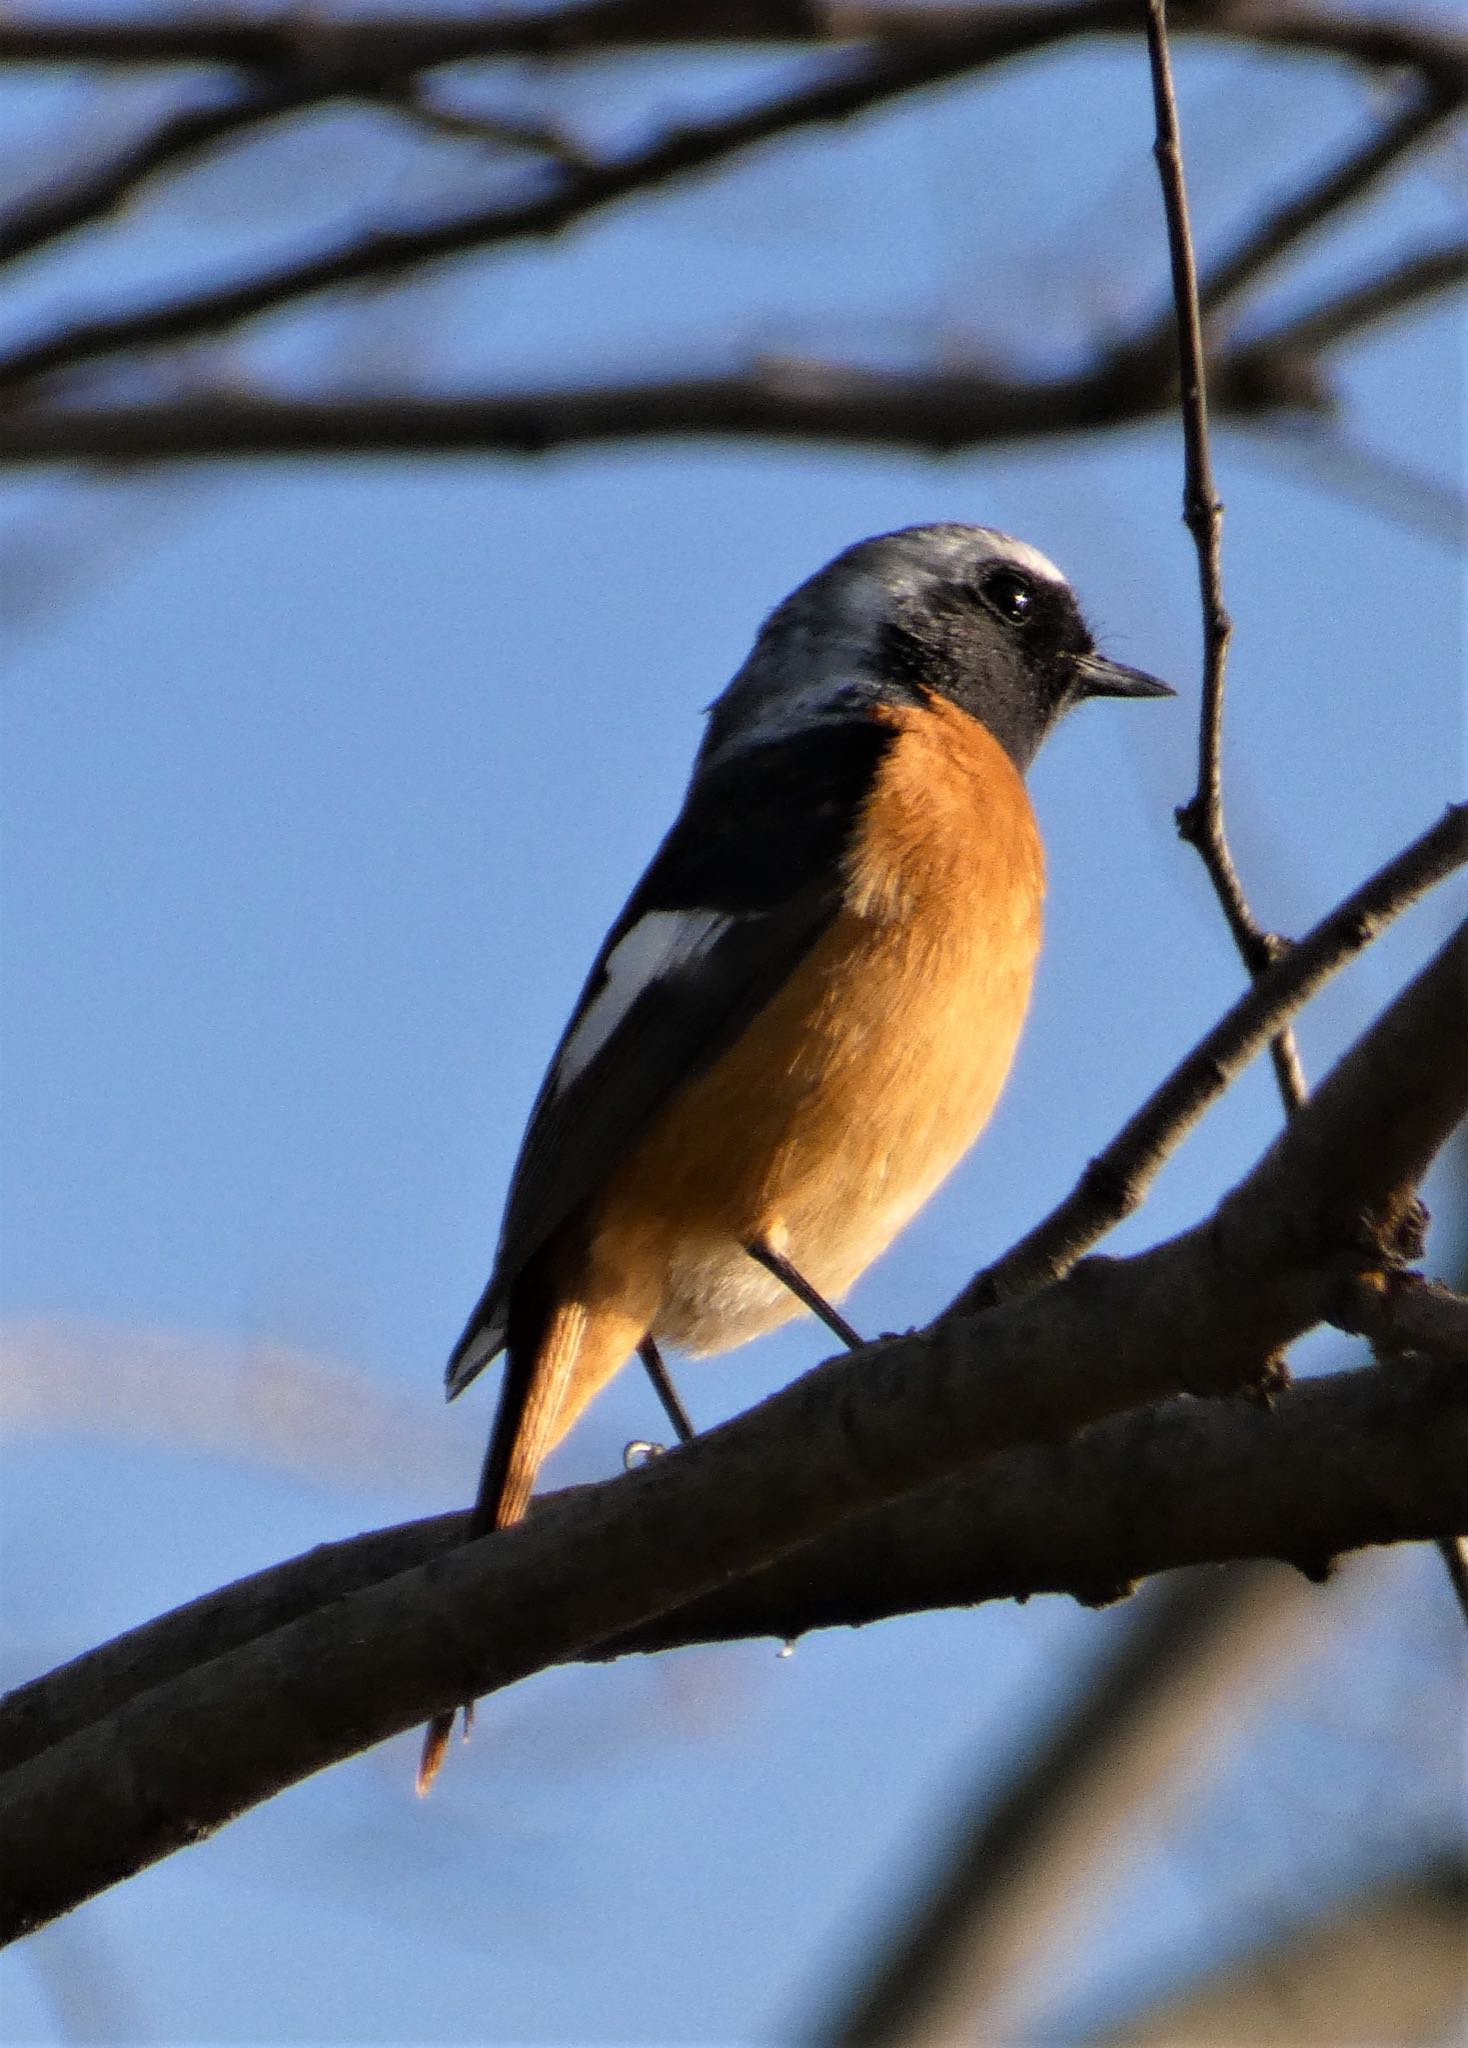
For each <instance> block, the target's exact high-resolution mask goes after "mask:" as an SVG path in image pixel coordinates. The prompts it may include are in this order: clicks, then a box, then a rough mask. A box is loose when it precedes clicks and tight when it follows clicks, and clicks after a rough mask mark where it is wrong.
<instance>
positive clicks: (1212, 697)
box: [1146, 0, 1468, 1622]
mask: <svg viewBox="0 0 1468 2048" xmlns="http://www.w3.org/2000/svg"><path fill="white" fill-rule="evenodd" d="M1146 9H1147V51H1148V56H1149V58H1150V63H1151V74H1152V97H1153V105H1154V108H1155V111H1156V118H1157V142H1156V157H1157V168H1158V175H1159V177H1160V179H1161V181H1162V200H1163V207H1164V210H1165V212H1166V215H1167V239H1168V249H1169V252H1170V255H1171V261H1172V280H1173V299H1174V303H1175V307H1176V313H1177V334H1178V356H1179V363H1180V372H1181V408H1182V421H1183V442H1184V448H1185V457H1184V485H1183V520H1184V523H1185V524H1186V525H1187V527H1188V530H1189V531H1190V533H1191V534H1192V536H1193V544H1194V546H1195V548H1196V549H1197V554H1198V579H1199V586H1200V591H1201V596H1202V603H1203V643H1204V676H1203V706H1202V713H1201V718H1200V725H1199V742H1198V786H1197V788H1196V789H1195V791H1194V792H1193V795H1192V797H1191V798H1190V799H1189V801H1188V802H1187V803H1186V804H1184V805H1183V806H1182V807H1181V808H1180V809H1179V811H1178V814H1177V820H1178V830H1179V831H1180V833H1181V834H1182V836H1183V838H1184V839H1186V840H1188V841H1189V842H1190V843H1191V844H1192V845H1193V846H1195V847H1196V848H1197V849H1198V852H1199V854H1200V855H1201V856H1202V859H1203V865H1204V866H1205V868H1206V869H1207V870H1208V876H1209V879H1210V880H1211V882H1212V883H1213V888H1214V893H1215V894H1216V896H1217V897H1218V900H1219V903H1220V905H1221V906H1222V908H1223V913H1224V916H1225V917H1226V918H1227V920H1228V925H1229V929H1230V931H1231V932H1232V933H1233V936H1234V942H1235V944H1236V945H1237V947H1238V949H1239V952H1240V954H1241V956H1242V958H1243V961H1244V964H1245V966H1246V967H1247V968H1248V969H1249V972H1250V973H1251V974H1252V975H1254V976H1255V977H1256V978H1257V977H1258V976H1259V975H1260V974H1261V973H1262V972H1263V971H1264V969H1265V968H1266V967H1268V966H1269V965H1270V963H1271V962H1272V961H1273V960H1274V959H1275V958H1277V956H1278V954H1279V951H1280V949H1281V947H1282V945H1283V944H1284V943H1285V942H1284V941H1282V940H1281V939H1280V938H1279V937H1278V936H1277V935H1276V934H1273V933H1269V932H1266V931H1265V930H1264V928H1263V927H1262V926H1261V925H1260V924H1259V923H1258V921H1257V920H1256V919H1255V917H1254V914H1253V912H1252V911H1251V910H1250V908H1249V904H1248V899H1247V898H1246V896H1245V894H1244V888H1243V883H1242V882H1241V881H1240V879H1239V874H1238V870H1237V868H1236V867H1235V866H1234V862H1233V857H1232V855H1231V853H1230V851H1229V846H1228V838H1227V834H1226V832H1225V829H1224V822H1223V768H1222V741H1223V699H1224V681H1225V674H1226V668H1227V661H1228V642H1229V636H1230V633H1231V631H1232V627H1231V625H1230V621H1229V617H1228V612H1227V610H1226V609H1225V606H1224V600H1223V553H1222V541H1223V505H1222V503H1221V501H1220V500H1219V497H1218V493H1217V490H1216V489H1215V487H1214V482H1213V463H1212V455H1211V451H1210V448H1209V440H1208V401H1207V387H1206V382H1205V375H1206V373H1205V367H1204V350H1203V321H1202V313H1201V309H1200V305H1199V297H1198V271H1197V263H1196V260H1195V258H1194V254H1193V238H1192V228H1191V224H1190V222H1189V218H1188V195H1187V182H1186V178H1185V174H1184V170H1183V159H1182V143H1181V136H1180V133H1179V126H1178V113H1177V95H1176V92H1175V90H1174V87H1173V80H1172V62H1171V55H1170V52H1169V50H1168V44H1167V14H1166V0H1146ZM1449 98H1450V96H1449V97H1445V96H1444V94H1443V92H1442V91H1441V90H1440V89H1438V88H1431V87H1429V88H1427V89H1425V90H1424V92H1423V93H1422V95H1421V96H1420V98H1419V99H1418V100H1417V101H1416V102H1414V103H1413V104H1412V105H1409V106H1408V107H1406V108H1405V109H1403V111H1402V112H1401V114H1399V115H1398V116H1397V119H1396V120H1395V121H1394V122H1392V123H1390V124H1389V125H1388V127H1387V128H1386V129H1385V130H1384V131H1383V133H1382V135H1381V137H1380V138H1379V140H1378V142H1377V144H1376V145H1375V147H1374V148H1373V149H1371V150H1368V151H1366V152H1364V153H1362V154H1360V155H1359V156H1358V157H1357V159H1356V162H1355V164H1354V166H1353V165H1351V164H1350V163H1347V164H1346V165H1343V166H1341V167H1340V168H1339V169H1338V170H1337V171H1336V172H1335V173H1333V174H1332V175H1331V176H1330V177H1329V178H1327V179H1326V180H1325V181H1323V183H1322V185H1321V187H1320V190H1319V193H1318V194H1317V196H1316V199H1315V201H1313V202H1311V201H1310V200H1309V199H1308V198H1301V199H1299V200H1297V201H1295V202H1293V203H1292V204H1290V205H1288V206H1286V207H1284V208H1282V209H1281V210H1280V212H1279V213H1278V214H1277V215H1276V217H1275V222H1274V224H1273V226H1274V232H1273V234H1272V235H1263V236H1256V237H1255V238H1254V239H1255V243H1256V246H1257V250H1258V255H1259V257H1260V258H1261V259H1262V260H1267V261H1272V260H1274V257H1275V255H1276V254H1277V252H1278V250H1279V249H1281V248H1283V247H1286V246H1288V245H1289V244H1290V242H1291V241H1293V240H1295V239H1298V236H1299V234H1300V233H1301V232H1303V231H1304V230H1305V229H1306V228H1308V227H1310V226H1314V225H1316V224H1318V222H1319V220H1320V219H1321V218H1322V217H1323V213H1322V211H1321V202H1322V201H1323V199H1325V198H1328V199H1329V201H1330V210H1334V209H1335V208H1336V207H1338V206H1339V205H1340V204H1341V203H1342V200H1343V198H1351V197H1354V196H1355V195H1356V193H1357V192H1359V191H1360V190H1361V189H1363V186H1364V184H1365V183H1369V182H1371V181H1372V180H1374V179H1375V177H1377V176H1379V175H1380V173H1381V171H1382V170H1383V169H1385V168H1386V167H1387V166H1388V165H1389V164H1391V163H1394V162H1396V161H1397V160H1398V159H1399V157H1400V156H1401V154H1402V153H1403V152H1404V151H1405V149H1407V148H1411V147H1415V146H1416V144H1417V143H1418V142H1419V141H1421V140H1422V138H1423V137H1424V136H1425V135H1426V134H1427V133H1428V132H1430V129H1431V128H1432V127H1433V126H1435V125H1436V124H1437V122H1439V121H1440V120H1441V119H1442V117H1443V114H1444V112H1445V110H1446V106H1447V104H1448V103H1449ZM1245 274H1252V273H1249V272H1248V271H1247V266H1246V265H1245V264H1244V263H1243V261H1242V260H1241V259H1240V258H1235V259H1234V260H1233V262H1232V263H1229V262H1226V263H1225V264H1224V265H1223V266H1222V270H1221V273H1219V274H1217V275H1216V276H1215V280H1214V297H1213V299H1212V300H1211V303H1213V304H1218V303H1221V302H1222V300H1223V298H1225V297H1226V296H1227V295H1228V293H1229V292H1231V291H1232V290H1233V289H1235V288H1236V285H1237V282H1238V281H1239V280H1240V279H1241V278H1242V277H1243V276H1244V275H1245ZM1270 1052H1271V1055H1272V1057H1273V1060H1274V1073H1275V1080H1276V1082H1277V1084H1278V1086H1279V1092H1280V1097H1281V1100H1282V1101H1283V1103H1284V1108H1285V1114H1286V1116H1287V1117H1290V1116H1293V1115H1294V1114H1295V1113H1296V1112H1297V1111H1298V1110H1299V1109H1300V1107H1301V1106H1302V1104H1303V1103H1304V1101H1305V1098H1306V1096H1307V1094H1308V1092H1309V1086H1308V1083H1307V1082H1306V1079H1305V1071H1304V1068H1303V1066H1302V1065H1301V1062H1300V1056H1299V1051H1298V1049H1297V1047H1296V1044H1295V1036H1294V1033H1293V1031H1291V1030H1289V1029H1288V1028H1287V1029H1285V1030H1283V1031H1281V1032H1280V1033H1279V1034H1278V1035H1277V1036H1276V1037H1275V1038H1274V1039H1273V1040H1272V1041H1271V1045H1270ZM1438 1549H1439V1551H1440V1552H1441V1554H1442V1557H1443V1561H1444V1563H1445V1564H1446V1566H1447V1570H1448V1576H1449V1578H1450V1580H1451V1582H1452V1585H1453V1590H1454V1592H1455V1594H1456V1595H1457V1599H1458V1604H1459V1607H1460V1608H1461V1610H1462V1613H1463V1618H1464V1620H1465V1622H1468V1552H1465V1549H1464V1543H1463V1539H1462V1538H1460V1537H1458V1536H1456V1535H1444V1536H1442V1537H1441V1538H1439V1540H1438Z"/></svg>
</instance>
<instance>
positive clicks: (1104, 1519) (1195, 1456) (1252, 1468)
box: [0, 1364, 1468, 1774]
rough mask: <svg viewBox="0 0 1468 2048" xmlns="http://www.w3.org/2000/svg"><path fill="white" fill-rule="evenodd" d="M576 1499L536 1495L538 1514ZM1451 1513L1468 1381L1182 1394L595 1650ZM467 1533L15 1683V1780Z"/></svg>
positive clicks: (249, 1595)
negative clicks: (204, 1670)
mask: <svg viewBox="0 0 1468 2048" xmlns="http://www.w3.org/2000/svg"><path fill="white" fill-rule="evenodd" d="M585 1490H586V1489H573V1490H572V1492H573V1493H581V1492H584V1491H585ZM570 1497H571V1494H567V1495H561V1494H552V1495H547V1496H543V1497H542V1498H541V1500H540V1501H539V1502H538V1503H537V1512H538V1513H545V1512H546V1511H547V1510H550V1509H553V1508H554V1507H555V1505H556V1503H557V1502H559V1501H561V1500H562V1499H564V1498H570ZM1454 1513H1459V1514H1462V1515H1468V1376H1465V1375H1464V1373H1463V1372H1462V1371H1461V1370H1460V1369H1458V1368H1456V1367H1448V1366H1444V1365H1441V1364H1431V1365H1421V1364H1415V1365H1404V1366H1393V1367H1390V1368H1387V1367H1381V1366H1372V1367H1367V1368H1364V1369H1362V1370H1359V1371H1355V1372H1343V1373H1337V1374H1333V1375H1331V1376H1330V1377H1329V1378H1327V1379H1319V1380H1309V1381H1305V1382H1303V1383H1301V1384H1300V1385H1297V1386H1294V1387H1290V1388H1287V1389H1286V1390H1285V1391H1284V1392H1282V1393H1281V1394H1280V1395H1279V1396H1278V1398H1277V1399H1276V1401H1275V1403H1274V1404H1273V1406H1272V1407H1270V1408H1265V1407H1263V1406H1260V1405H1258V1404H1254V1403H1249V1402H1234V1401H1230V1402H1223V1401H1172V1402H1167V1403H1164V1404H1163V1405H1161V1406H1159V1407H1153V1408H1146V1409H1141V1410H1136V1411H1133V1412H1131V1413H1128V1414H1125V1415H1118V1416H1115V1417H1113V1418H1111V1419H1110V1420H1108V1421H1105V1422H1101V1423H1097V1424H1096V1425H1095V1426H1094V1427H1093V1428H1091V1429H1089V1430H1087V1431H1086V1432H1085V1433H1084V1434H1083V1435H1082V1436H1080V1437H1078V1438H1077V1439H1076V1440H1075V1441H1074V1442H1072V1443H1068V1444H1062V1445H1059V1446H1052V1447H1049V1448H1032V1449H1028V1450H1019V1451H1009V1452H1006V1453H1004V1454H1002V1455H1000V1456H998V1457H995V1458H992V1459H989V1460H988V1461H986V1462H985V1463H984V1464H983V1465H982V1466H981V1467H980V1468H979V1469H978V1470H977V1471H976V1472H974V1473H970V1474H964V1475H961V1476H960V1477H958V1478H956V1479H950V1480H945V1481H942V1482H940V1483H939V1484H938V1485H936V1486H932V1487H929V1488H926V1489H925V1490H923V1491H922V1492H920V1493H916V1494H912V1495H908V1496H905V1497H904V1498H903V1499H901V1500H898V1501H895V1502H893V1503H892V1504H891V1505H890V1506H888V1507H885V1508H880V1509H878V1510H876V1511H875V1512H874V1513H872V1514H870V1515H865V1516H861V1517H859V1518H858V1519H856V1520H854V1521H852V1522H850V1523H848V1524H847V1525H846V1526H845V1527H844V1528H842V1529H839V1530H837V1531H836V1532H835V1533H833V1534H832V1535H829V1536H822V1537H819V1538H817V1539H815V1540H814V1541H813V1542H811V1543H810V1544H808V1545H806V1546H805V1547H804V1548H803V1549H801V1550H800V1551H798V1552H796V1553H794V1554H793V1555H792V1556H790V1557H787V1558H783V1559H780V1560H779V1561H777V1562H776V1563H774V1564H772V1565H769V1566H767V1567H766V1568H765V1569H764V1570H762V1571H758V1572H755V1573H752V1574H750V1575H749V1576H748V1577H745V1578H741V1579H737V1580H735V1581H733V1582H731V1583H730V1584H729V1585H727V1586H724V1587H721V1588H719V1589H718V1590H716V1591H715V1592H712V1593H709V1594H706V1595H705V1596H704V1597H703V1598H701V1599H699V1600H696V1601H694V1602H692V1603H691V1604H689V1605H687V1606H685V1607H681V1608H678V1609H676V1610H674V1611H673V1612H671V1613H668V1614H663V1615H659V1616H658V1617H657V1618H656V1619H654V1620H653V1621H650V1622H647V1623H645V1624H643V1626H642V1627H640V1628H639V1629H637V1630H635V1631H633V1632H632V1633H630V1634H627V1635H624V1636H621V1637H617V1638H614V1639H612V1640H611V1641H608V1642H605V1643H602V1644H599V1645H594V1646H593V1647H592V1648H591V1649H589V1650H587V1651H584V1652H583V1653H582V1654H583V1656H585V1657H589V1658H591V1659H593V1660H595V1661H599V1662H600V1661H605V1660H609V1659H611V1658H614V1657H621V1656H626V1655H629V1654H632V1653H651V1652H655V1651H660V1650H666V1649H672V1648H678V1647H682V1646H685V1645H688V1644H695V1643H719V1642H735V1641H741V1640H746V1639H749V1638H753V1637H759V1636H769V1637H771V1638H773V1639H775V1640H776V1641H780V1642H786V1641H789V1640H791V1639H792V1638H794V1637H796V1636H800V1635H804V1634H806V1633H808V1632H809V1631H810V1630H812V1629H819V1628H849V1627H859V1626H862V1625H864V1624H866V1623H868V1622H874V1621H882V1620H887V1619H889V1618H890V1617H892V1616H893V1615H897V1614H910V1613H917V1612H926V1611H928V1610H930V1609H934V1608H944V1607H960V1606H962V1607H969V1606H975V1605H977V1604H979V1603H980V1602H983V1601H988V1600H1012V1599H1019V1600H1024V1599H1028V1598H1029V1597H1030V1596H1031V1595H1033V1594H1038V1593H1063V1594H1068V1595H1070V1596H1071V1597H1072V1598H1074V1599H1078V1600H1081V1601H1084V1602H1085V1603H1087V1604H1088V1605H1096V1604H1099V1603H1103V1602H1105V1601H1108V1600H1111V1599H1113V1598H1118V1597H1122V1596H1124V1595H1125V1594H1126V1593H1128V1592H1129V1591H1130V1590H1131V1589H1132V1587H1133V1585H1134V1583H1135V1582H1136V1581H1138V1580H1140V1579H1143V1578H1147V1577H1150V1576H1151V1575H1152V1574H1154V1573H1157V1572H1163V1571H1171V1570H1175V1569H1177V1568H1179V1567H1182V1566H1189V1565H1200V1564H1223V1563H1227V1562H1230V1561H1233V1560H1236V1559H1242V1558H1257V1557H1274V1558H1288V1559H1292V1560H1293V1561H1294V1562H1296V1563H1297V1564H1298V1565H1300V1566H1302V1567H1304V1568H1305V1569H1307V1570H1308V1571H1309V1572H1310V1573H1311V1575H1312V1576H1318V1575H1319V1573H1320V1572H1321V1571H1322V1569H1323V1568H1324V1565H1325V1563H1326V1561H1327V1560H1328V1559H1330V1558H1331V1557H1333V1556H1336V1555H1337V1554H1339V1553H1342V1552H1344V1551H1348V1550H1355V1549H1359V1548H1361V1547H1363V1546H1364V1545H1367V1544H1379V1543H1400V1542H1413V1541H1418V1540H1421V1539H1423V1538H1425V1537H1427V1536H1429V1535H1431V1533H1432V1531H1433V1529H1434V1528H1436V1527H1439V1526H1441V1521H1442V1517H1443V1516H1444V1515H1446V1516H1447V1518H1448V1519H1449V1520H1451V1519H1452V1517H1453V1515H1454ZM466 1519H467V1518H466V1517H465V1516H464V1515H462V1514H452V1515H436V1516H433V1517H432V1518H431V1519H429V1520H427V1521H419V1522H405V1523H402V1524H400V1525H399V1526H397V1527H396V1528H391V1529H380V1530H374V1531H373V1532H372V1533H370V1534H369V1535H364V1536H354V1537H350V1538H348V1539H346V1540H345V1541H343V1542H340V1543H326V1544H321V1545H319V1546H318V1547H317V1548H316V1549H314V1550H310V1551H307V1552H306V1553H305V1554H304V1555H303V1556H301V1557H297V1558H292V1559H291V1560H290V1561H289V1562H287V1563H285V1564H280V1565H274V1566H272V1567H271V1568H270V1569H269V1570H267V1571H262V1572H257V1573H255V1574H254V1575H253V1576H252V1577H250V1578H246V1579H241V1580H239V1581H238V1582H237V1583H236V1584H234V1585H231V1586H226V1587H223V1588H222V1589H221V1590H220V1591H218V1592H214V1593H209V1594H206V1595H205V1596H204V1597H203V1598H201V1599H199V1600H195V1601H191V1602H190V1603H189V1604H188V1605H187V1606H185V1607H180V1608H176V1609H175V1610H174V1611H173V1612H172V1613H171V1614H165V1615H163V1616H161V1617H160V1618H159V1619H158V1620H156V1621H151V1622H148V1623H146V1624H145V1625H144V1626H142V1627H140V1628H137V1629H133V1630H131V1631H130V1632H129V1633H128V1634H126V1635H123V1636H119V1637H117V1638H116V1639H115V1640H114V1641H112V1642H110V1643H105V1644H103V1645H102V1646H101V1647H100V1648H98V1649H96V1650H91V1651H88V1652H87V1653H86V1654H85V1655H84V1656H81V1657H78V1658H77V1659H75V1661H74V1662H72V1663H70V1664H65V1665H62V1666H61V1667H60V1668H59V1669H58V1670H56V1671H53V1672H50V1673H48V1674H47V1675H46V1676H45V1677H43V1678H38V1679H35V1680H33V1681H32V1682H31V1683H30V1684H28V1685H24V1686H19V1687H17V1688H16V1689H15V1691H13V1692H12V1693H10V1694H8V1695H7V1696H6V1697H5V1699H4V1700H3V1701H0V1774H3V1773H4V1772H5V1771H9V1770H13V1769H14V1768H15V1767H16V1766H17V1765H19V1764H22V1763H24V1762H25V1761H26V1760H27V1759H28V1758H30V1757H32V1756H39V1755H40V1754H41V1752H42V1751H44V1750H46V1749H49V1748H51V1747H53V1746H54V1745H55V1744H56V1743H59V1742H61V1741H63V1740H65V1739H66V1738H67V1737H68V1736H71V1735H74V1734H76V1733H77V1732H78V1731H79V1730H81V1729H83V1728H86V1727H87V1726H89V1725H90V1724H91V1723H93V1722H97V1721H102V1720H104V1719H106V1717H107V1716H108V1715H110V1714H113V1713H115V1712H116V1711H117V1709H118V1708H119V1707H121V1706H122V1705H124V1704H125V1703H126V1702H127V1701H128V1700H130V1699H134V1698H136V1697H138V1696H139V1695H141V1694H143V1693H146V1692H147V1691H148V1690H149V1689H150V1688H152V1687H154V1686H159V1685H163V1684H165V1683H167V1682H168V1681H170V1680H172V1679H175V1678H178V1677H180V1676H182V1675H183V1674H184V1673H186V1672H188V1671H191V1670H194V1669H195V1668H197V1667H199V1666H202V1665H204V1664H207V1663H209V1662H211V1661H212V1660H213V1659H214V1658H217V1657H220V1656H223V1655H224V1654H225V1653H226V1652H227V1651H230V1650H234V1649H237V1648H239V1647H241V1646H242V1645H244V1644H246V1643H250V1642H254V1641H256V1640H258V1639H259V1638H261V1637H264V1636H267V1635H269V1634H271V1633H272V1632H273V1631H274V1630H276V1629H280V1628H283V1627H285V1626H286V1625H287V1623H290V1622H294V1621H298V1620H300V1619H301V1618H303V1617H305V1616H307V1615H310V1614H313V1613H315V1612H317V1611H318V1610H320V1609H322V1608H324V1607H327V1606H329V1605H330V1604H331V1603H332V1602H333V1601H337V1600H342V1599H345V1598H346V1597H347V1596H348V1595H350V1594H355V1593H360V1592H363V1591H364V1590H366V1589H368V1588H370V1587H373V1586H378V1585H381V1584H382V1583H384V1582H385V1581H386V1580H388V1579H392V1578H395V1577H396V1576H397V1575H398V1574H399V1573H400V1572H406V1571H412V1570H415V1569H416V1568H417V1567H419V1566H420V1565H424V1564H427V1563H428V1562H429V1560H430V1559H433V1558H437V1557H443V1556H447V1555H448V1554H449V1553H451V1552H452V1551H454V1550H456V1549H457V1548H458V1547H459V1546H460V1543H461V1538H462V1530H463V1527H464V1523H465V1520H466Z"/></svg>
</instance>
